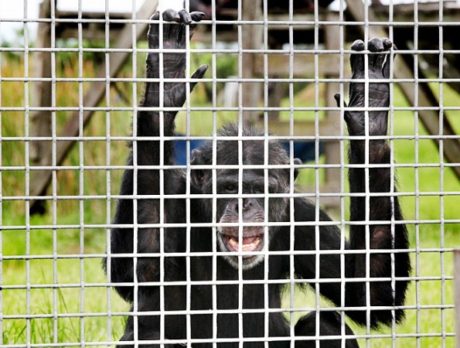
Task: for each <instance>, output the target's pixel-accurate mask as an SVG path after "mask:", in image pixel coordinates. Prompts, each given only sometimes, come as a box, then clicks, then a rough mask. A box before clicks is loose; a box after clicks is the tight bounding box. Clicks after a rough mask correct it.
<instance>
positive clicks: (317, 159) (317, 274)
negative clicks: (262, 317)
mask: <svg viewBox="0 0 460 348" xmlns="http://www.w3.org/2000/svg"><path fill="white" fill-rule="evenodd" d="M314 5H315V10H314V24H315V29H314V51H315V52H317V51H318V49H319V20H320V19H319V7H318V0H315V2H314ZM314 61H315V64H314V66H315V113H314V114H315V222H316V224H315V250H316V253H315V280H314V289H315V311H316V316H315V318H316V319H315V344H316V348H319V347H320V345H321V341H320V340H321V332H320V325H321V318H320V316H321V312H320V310H321V295H320V292H319V289H320V284H319V280H320V263H321V260H320V229H319V221H320V204H321V203H320V200H321V198H320V191H321V189H320V184H321V183H320V173H319V167H320V153H319V147H320V128H319V112H318V108H319V57H318V55H317V54H315V59H314Z"/></svg>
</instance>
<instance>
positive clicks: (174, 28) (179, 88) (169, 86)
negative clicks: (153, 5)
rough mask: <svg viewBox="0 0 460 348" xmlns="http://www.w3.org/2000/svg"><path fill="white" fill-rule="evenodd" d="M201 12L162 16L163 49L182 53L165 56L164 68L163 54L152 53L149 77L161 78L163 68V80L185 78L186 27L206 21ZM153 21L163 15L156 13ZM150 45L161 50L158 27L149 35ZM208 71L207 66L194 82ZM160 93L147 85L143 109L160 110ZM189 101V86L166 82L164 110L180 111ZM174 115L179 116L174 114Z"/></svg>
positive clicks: (152, 26) (156, 86) (154, 84)
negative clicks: (171, 108)
mask: <svg viewBox="0 0 460 348" xmlns="http://www.w3.org/2000/svg"><path fill="white" fill-rule="evenodd" d="M204 16H205V15H204V13H202V12H192V13H188V12H187V11H185V10H181V11H179V12H177V11H175V10H166V11H165V12H163V20H164V24H163V48H164V49H166V50H167V49H179V50H184V51H183V52H170V53H163V65H162V67H160V54H159V53H158V52H150V53H149V54H148V56H147V77H148V78H159V77H160V68H161V69H163V77H164V78H184V77H185V65H186V53H185V45H186V25H190V24H192V23H193V22H199V21H200V20H201V19H202V18H203V17H204ZM152 19H153V20H155V21H157V20H159V19H160V13H159V12H156V13H155V14H154V15H153V17H152ZM192 32H193V26H190V34H192ZM148 43H149V48H150V49H158V48H160V28H159V23H158V22H154V23H152V24H150V27H149V32H148ZM206 70H207V66H206V65H202V66H201V67H200V68H199V69H198V70H197V71H196V72H195V73H194V74H193V75H192V78H201V77H203V75H204V74H205V72H206ZM195 84H196V82H195V83H190V90H192V89H193V88H194V87H195ZM159 91H160V85H159V83H157V82H152V83H148V84H147V90H146V93H145V99H144V102H143V105H144V106H159ZM185 98H186V83H185V82H165V83H164V99H163V106H165V107H181V106H182V105H183V104H184V102H185ZM172 114H173V115H175V114H176V112H173V113H172Z"/></svg>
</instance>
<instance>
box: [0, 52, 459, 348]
mask: <svg viewBox="0 0 460 348" xmlns="http://www.w3.org/2000/svg"><path fill="white" fill-rule="evenodd" d="M58 59H59V57H58ZM67 59H68V58H67ZM142 59H143V57H140V62H142ZM58 61H59V60H58ZM58 66H60V73H61V74H62V75H64V76H76V71H75V65H74V64H73V63H72V61H71V60H70V61H69V60H65V59H63V61H62V62H61V64H59V65H58ZM139 66H142V64H141V63H140V64H139ZM84 71H85V76H94V74H95V68H94V66H93V65H92V64H91V63H86V64H85V67H84ZM125 74H126V76H130V70H129V69H127V71H126V73H125ZM141 75H142V72H139V76H141ZM2 76H16V77H20V76H23V64H22V62H21V61H20V60H18V61H14V60H11V59H8V60H4V61H3V66H2ZM0 87H1V94H2V95H1V104H0V105H2V106H21V105H23V103H24V93H25V91H24V85H23V84H22V83H20V82H8V83H7V82H4V83H2V85H1V86H0ZM32 87H33V86H32V85H30V86H29V88H32ZM87 87H88V86H87V85H84V88H85V89H87ZM121 87H122V88H123V89H124V90H125V91H127V93H128V94H130V91H131V86H130V85H129V84H124V85H122V86H121ZM433 87H434V89H435V91H436V90H437V89H438V86H433ZM141 88H142V86H139V88H138V90H139V92H140V91H141ZM139 95H140V94H139ZM313 95H314V90H313V87H309V88H306V89H305V88H304V89H302V90H301V91H300V92H299V93H298V95H297V96H296V98H295V105H297V106H298V105H310V106H311V105H314V103H313V102H311V101H310V102H308V100H312V99H311V96H313ZM444 96H445V100H444V104H445V105H458V95H456V94H455V93H454V92H453V91H451V90H450V89H448V87H447V86H444ZM56 97H57V105H58V106H75V105H78V85H77V84H76V83H59V84H58V86H57V95H56ZM193 102H194V103H196V104H203V103H204V102H205V101H204V93H203V87H202V86H198V88H197V91H196V92H195V96H194V101H193ZM394 103H395V105H406V104H405V101H404V100H403V98H402V96H401V94H400V93H399V91H398V90H397V89H396V90H395V96H394ZM111 104H112V105H114V106H117V105H123V104H122V101H121V100H120V99H119V98H118V97H117V96H116V95H115V94H112V95H111ZM283 104H284V105H288V101H287V100H285V101H283ZM310 116H311V115H310ZM450 116H451V117H450V118H451V120H452V122H453V123H454V126H455V128H456V129H457V130H459V129H460V119H459V118H458V115H450ZM68 117H69V116H68V114H67V113H65V112H58V113H57V126H58V129H61V128H62V126H63V125H64V124H65V121H66V120H67V119H68ZM235 117H236V115H235V114H232V113H219V115H218V123H219V124H222V123H225V122H227V121H229V120H234V119H235ZM281 117H282V118H286V117H289V115H288V114H287V113H283V114H282V115H281ZM296 117H297V115H296ZM298 117H302V119H305V117H309V116H305V115H300V116H298ZM108 119H109V120H110V132H111V134H112V135H127V134H128V132H129V129H130V123H131V115H130V114H129V113H126V112H112V113H111V114H110V117H108V115H106V114H105V113H96V114H95V116H94V119H93V120H92V122H91V123H90V125H89V126H88V128H87V129H86V130H85V134H86V135H105V129H106V125H107V124H106V122H107V120H108ZM297 119H298V118H296V120H297ZM211 120H212V114H211V113H200V114H195V113H194V114H192V118H191V120H190V123H191V131H192V133H193V134H209V132H210V131H211V128H212V126H211V125H212V124H211ZM24 121H25V116H24V114H23V113H19V112H3V113H2V114H1V132H2V135H3V136H23V135H24V134H25V123H24ZM178 125H179V130H182V131H183V130H184V128H185V117H184V115H181V116H180V117H179V120H178ZM414 125H415V121H414V116H413V114H412V113H410V112H398V113H395V117H394V133H395V134H399V135H414V134H415V133H414ZM418 128H419V132H420V133H421V134H425V133H424V130H423V127H422V126H421V124H418ZM26 146H27V145H26V144H25V143H24V142H23V141H21V140H16V141H10V142H6V141H3V142H2V143H1V151H2V154H1V159H2V165H3V166H15V165H24V163H25V161H26V159H25V147H26ZM83 146H84V148H83V153H84V159H83V161H84V163H85V164H87V165H104V164H106V163H107V162H108V161H109V160H110V163H111V164H113V165H115V164H124V162H125V158H126V156H127V153H128V149H127V147H126V144H125V143H124V142H113V143H111V144H110V150H111V154H110V159H107V158H106V143H105V142H97V141H90V142H87V143H85V144H84V145H83ZM393 148H394V154H395V158H396V161H397V162H398V163H406V164H413V163H415V153H416V146H415V141H414V140H397V141H394V142H393ZM417 153H418V157H419V158H418V162H419V163H422V164H424V163H432V164H436V163H439V162H440V158H439V154H438V151H437V150H436V148H435V146H434V145H433V143H432V142H431V141H430V140H419V142H418V151H417ZM79 163H80V159H79V156H78V149H74V150H73V151H72V152H71V154H70V156H69V157H68V159H67V160H66V164H72V165H78V164H79ZM107 175H108V174H107V173H106V172H105V171H104V170H93V171H90V170H87V171H85V172H84V173H83V183H84V185H83V187H82V188H80V186H79V179H80V177H79V176H80V173H79V172H78V171H71V170H68V171H60V172H59V173H58V176H57V178H58V180H57V183H56V190H57V193H58V194H59V195H76V194H78V193H79V191H80V189H81V190H83V192H84V193H85V194H98V195H107V194H108V193H112V194H115V193H117V192H118V189H119V185H120V177H121V171H113V172H111V173H110V182H111V185H110V188H107V187H106V182H107ZM397 176H398V182H399V190H400V191H401V192H414V191H415V189H416V185H415V182H416V176H418V191H419V192H420V193H423V192H439V191H440V190H441V189H442V190H443V191H444V192H459V191H460V185H459V182H458V181H457V179H456V178H455V176H454V175H453V173H452V171H451V170H450V169H445V170H444V172H443V174H442V172H441V171H440V169H439V168H437V167H431V168H419V169H415V167H414V166H412V167H409V168H401V169H399V170H398V175H397ZM321 177H322V173H321ZM314 180H315V176H314V173H313V172H312V171H308V170H305V171H304V173H302V174H301V178H300V184H301V185H302V186H312V185H313V184H314ZM25 182H26V177H25V173H24V172H23V171H3V172H2V173H1V183H2V188H3V196H11V197H15V196H21V195H24V194H25V193H26V191H25V190H26V185H25ZM458 202H459V197H458V196H440V195H434V196H421V197H420V198H419V200H418V208H417V202H416V199H415V197H413V196H408V197H403V198H401V205H402V208H403V211H404V214H405V217H406V218H407V219H415V218H419V219H422V220H438V219H440V218H443V219H456V218H458ZM441 203H443V204H442V205H443V207H444V208H443V210H442V211H441V210H440V206H441ZM0 204H1V208H2V209H1V212H2V217H1V219H2V220H1V224H2V225H3V226H4V227H11V226H19V227H18V229H16V230H11V229H4V230H3V231H2V232H1V237H2V254H3V255H4V256H8V257H11V256H17V257H16V258H15V259H8V260H3V263H2V283H3V286H4V289H3V291H2V293H1V298H0V306H1V308H2V309H1V311H2V314H3V316H4V320H3V323H2V324H3V325H2V329H3V343H4V344H10V345H11V344H25V343H26V342H27V341H29V342H30V343H43V344H47V343H52V342H54V339H55V337H56V340H57V342H61V343H64V342H81V341H88V342H101V341H107V340H111V339H114V340H117V339H118V338H119V337H120V336H121V333H122V329H123V322H124V318H123V317H122V316H111V317H109V316H107V315H106V313H107V312H108V311H110V312H119V311H125V310H127V309H128V306H127V305H126V304H125V303H124V302H123V301H122V300H121V299H120V298H119V297H118V296H117V295H116V293H115V292H114V291H113V290H111V289H107V288H106V287H104V286H98V284H102V283H104V282H105V281H106V277H105V275H104V272H103V270H102V267H101V260H100V259H99V258H92V257H90V256H91V255H94V254H101V253H103V252H104V251H105V246H106V241H107V237H108V234H107V233H108V232H107V231H106V230H104V229H89V228H85V229H84V230H83V231H80V230H79V229H71V228H66V229H59V230H52V229H45V228H43V229H31V230H26V229H23V228H21V226H26V225H30V226H32V227H34V226H44V225H50V224H53V214H52V212H53V210H55V212H56V214H55V215H56V219H57V223H58V224H60V225H78V224H79V223H80V222H83V223H84V224H104V223H106V222H108V221H110V220H111V217H112V216H113V210H114V207H115V201H111V202H107V201H106V200H105V199H101V200H91V201H85V202H79V201H77V200H66V201H58V202H57V203H56V205H55V207H54V209H53V207H52V206H51V205H49V206H48V207H49V209H48V214H47V215H45V216H33V217H31V218H30V221H29V218H28V216H27V214H26V212H25V209H26V203H25V202H24V201H22V200H17V201H8V200H3V201H1V202H0ZM108 204H109V205H108ZM108 210H109V212H108V213H107V211H108ZM408 228H409V237H410V243H411V247H415V246H416V245H417V244H416V240H417V239H418V240H419V246H420V248H440V247H445V248H453V247H456V246H459V244H460V234H459V231H460V226H459V225H455V224H445V225H443V226H440V225H439V224H419V225H418V226H414V225H409V226H408ZM53 252H56V254H57V255H60V256H61V255H62V256H65V255H75V254H78V253H83V254H84V255H86V256H88V257H87V258H81V259H80V258H68V259H59V260H57V261H55V262H54V261H53V259H52V258H49V257H48V258H47V257H46V256H52V255H53ZM25 255H30V256H41V257H43V258H41V259H40V258H34V259H32V260H30V259H25V258H23V257H22V256H25ZM416 256H417V259H416ZM411 258H412V264H413V266H414V270H413V275H418V276H431V277H435V278H440V277H441V275H444V276H446V277H450V276H451V275H452V254H451V253H448V252H445V253H439V252H432V253H427V252H420V253H418V254H417V255H415V254H412V255H411ZM416 260H417V262H416ZM25 284H30V285H31V286H32V289H31V290H30V291H29V292H27V291H26V289H25V288H24V286H25ZM50 284H58V285H60V286H59V287H57V288H54V289H52V288H49V287H46V285H50ZM442 284H444V287H443V286H442ZM40 285H42V286H43V287H42V288H40ZM80 285H84V286H80ZM14 286H16V288H14ZM28 293H29V296H28V295H27V294H28ZM287 294H288V292H287ZM285 300H286V301H285V302H286V306H287V304H288V303H289V301H288V298H287V296H286V297H285ZM295 303H296V306H297V307H314V306H315V305H316V300H315V296H314V294H312V293H311V292H308V291H307V293H306V294H304V293H301V292H299V291H297V292H296V297H295ZM452 303H453V286H452V281H450V280H445V281H444V282H441V281H440V280H439V279H436V280H434V281H419V282H417V283H416V282H412V283H411V285H410V289H409V293H408V298H407V304H408V305H410V306H415V305H417V304H419V305H421V306H425V305H430V306H438V307H441V306H450V305H452ZM323 305H324V306H327V305H328V304H327V303H326V301H322V302H321V306H323ZM27 313H28V314H31V315H32V318H31V319H29V320H24V319H17V318H15V316H20V315H25V314H27ZM75 313H81V314H82V316H79V315H74V316H72V314H75ZM85 313H91V314H92V315H91V316H85ZM55 314H59V315H60V316H59V315H58V317H57V318H55V317H53V315H55ZM94 314H99V315H94ZM66 315H67V316H66ZM417 327H418V330H419V332H420V333H421V334H423V335H428V334H435V335H437V336H438V337H427V338H420V339H419V341H420V345H421V346H422V347H437V346H440V345H441V343H442V339H441V338H440V337H439V335H440V334H441V333H446V334H450V335H451V334H452V333H453V332H454V312H453V310H452V309H426V308H422V309H419V310H418V311H417V310H415V309H410V310H408V311H407V315H406V319H405V320H404V322H403V323H402V324H401V325H399V326H397V327H396V329H395V332H396V333H398V334H400V333H401V334H403V333H405V334H410V333H414V332H416V328H417ZM356 332H357V333H365V332H366V330H365V329H362V328H357V329H356ZM373 333H383V334H389V333H391V329H388V328H382V329H381V330H379V331H373ZM369 342H370V345H371V346H372V347H387V346H389V345H390V344H391V340H388V339H377V338H375V339H374V338H372V339H370V340H369ZM362 343H364V341H363V342H362ZM416 343H417V341H416V339H415V338H397V340H396V345H397V346H398V347H412V346H414V347H415V346H416ZM445 343H446V346H447V347H453V346H454V340H453V338H452V337H448V338H446V341H445Z"/></svg>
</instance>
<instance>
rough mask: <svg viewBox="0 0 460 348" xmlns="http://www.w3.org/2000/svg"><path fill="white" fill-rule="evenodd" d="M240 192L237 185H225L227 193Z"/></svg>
mask: <svg viewBox="0 0 460 348" xmlns="http://www.w3.org/2000/svg"><path fill="white" fill-rule="evenodd" d="M237 190H238V187H236V185H235V184H226V185H225V191H226V192H236V191H237Z"/></svg>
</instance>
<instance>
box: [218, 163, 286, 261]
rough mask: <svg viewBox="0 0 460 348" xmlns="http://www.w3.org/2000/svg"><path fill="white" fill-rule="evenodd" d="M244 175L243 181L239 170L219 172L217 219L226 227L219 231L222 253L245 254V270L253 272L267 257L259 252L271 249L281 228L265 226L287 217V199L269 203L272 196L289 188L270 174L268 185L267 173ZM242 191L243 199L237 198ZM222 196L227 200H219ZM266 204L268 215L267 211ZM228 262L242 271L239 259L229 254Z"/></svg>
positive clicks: (259, 171) (254, 172)
mask: <svg viewBox="0 0 460 348" xmlns="http://www.w3.org/2000/svg"><path fill="white" fill-rule="evenodd" d="M242 173H243V174H242V176H243V178H242V181H241V180H239V173H238V171H237V170H224V171H220V172H218V175H217V194H218V196H217V197H218V198H217V211H216V215H217V216H216V218H217V221H218V222H219V223H220V224H222V225H220V226H219V227H218V228H217V242H218V247H219V250H220V251H224V252H242V253H243V255H242V256H241V264H242V267H243V269H250V268H252V267H254V266H255V265H257V264H258V263H260V262H261V261H262V260H263V258H264V255H263V254H261V253H259V254H257V252H260V251H263V250H268V246H269V243H270V239H271V237H272V235H273V233H274V232H275V231H276V229H277V227H276V226H271V227H266V226H264V223H266V222H276V221H280V220H281V219H282V218H283V215H284V213H285V211H286V207H287V199H284V198H267V200H266V197H267V194H268V193H283V192H286V191H285V185H283V184H282V183H281V182H280V180H279V178H277V177H276V176H270V175H268V177H267V185H265V178H264V172H263V170H244V171H243V172H242ZM281 181H284V180H281ZM239 182H241V188H240V187H239ZM239 192H241V193H242V194H243V197H241V198H238V197H237V195H238V193H239ZM219 195H226V197H224V198H219ZM232 195H234V196H235V197H234V198H233V197H231V196H232ZM228 196H230V197H228ZM266 203H268V207H267V209H268V212H266V211H265V209H266V207H265V205H266ZM267 219H268V221H267ZM225 259H226V260H227V261H228V262H229V263H230V264H231V265H232V266H234V267H235V268H239V260H238V256H229V255H227V256H225Z"/></svg>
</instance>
